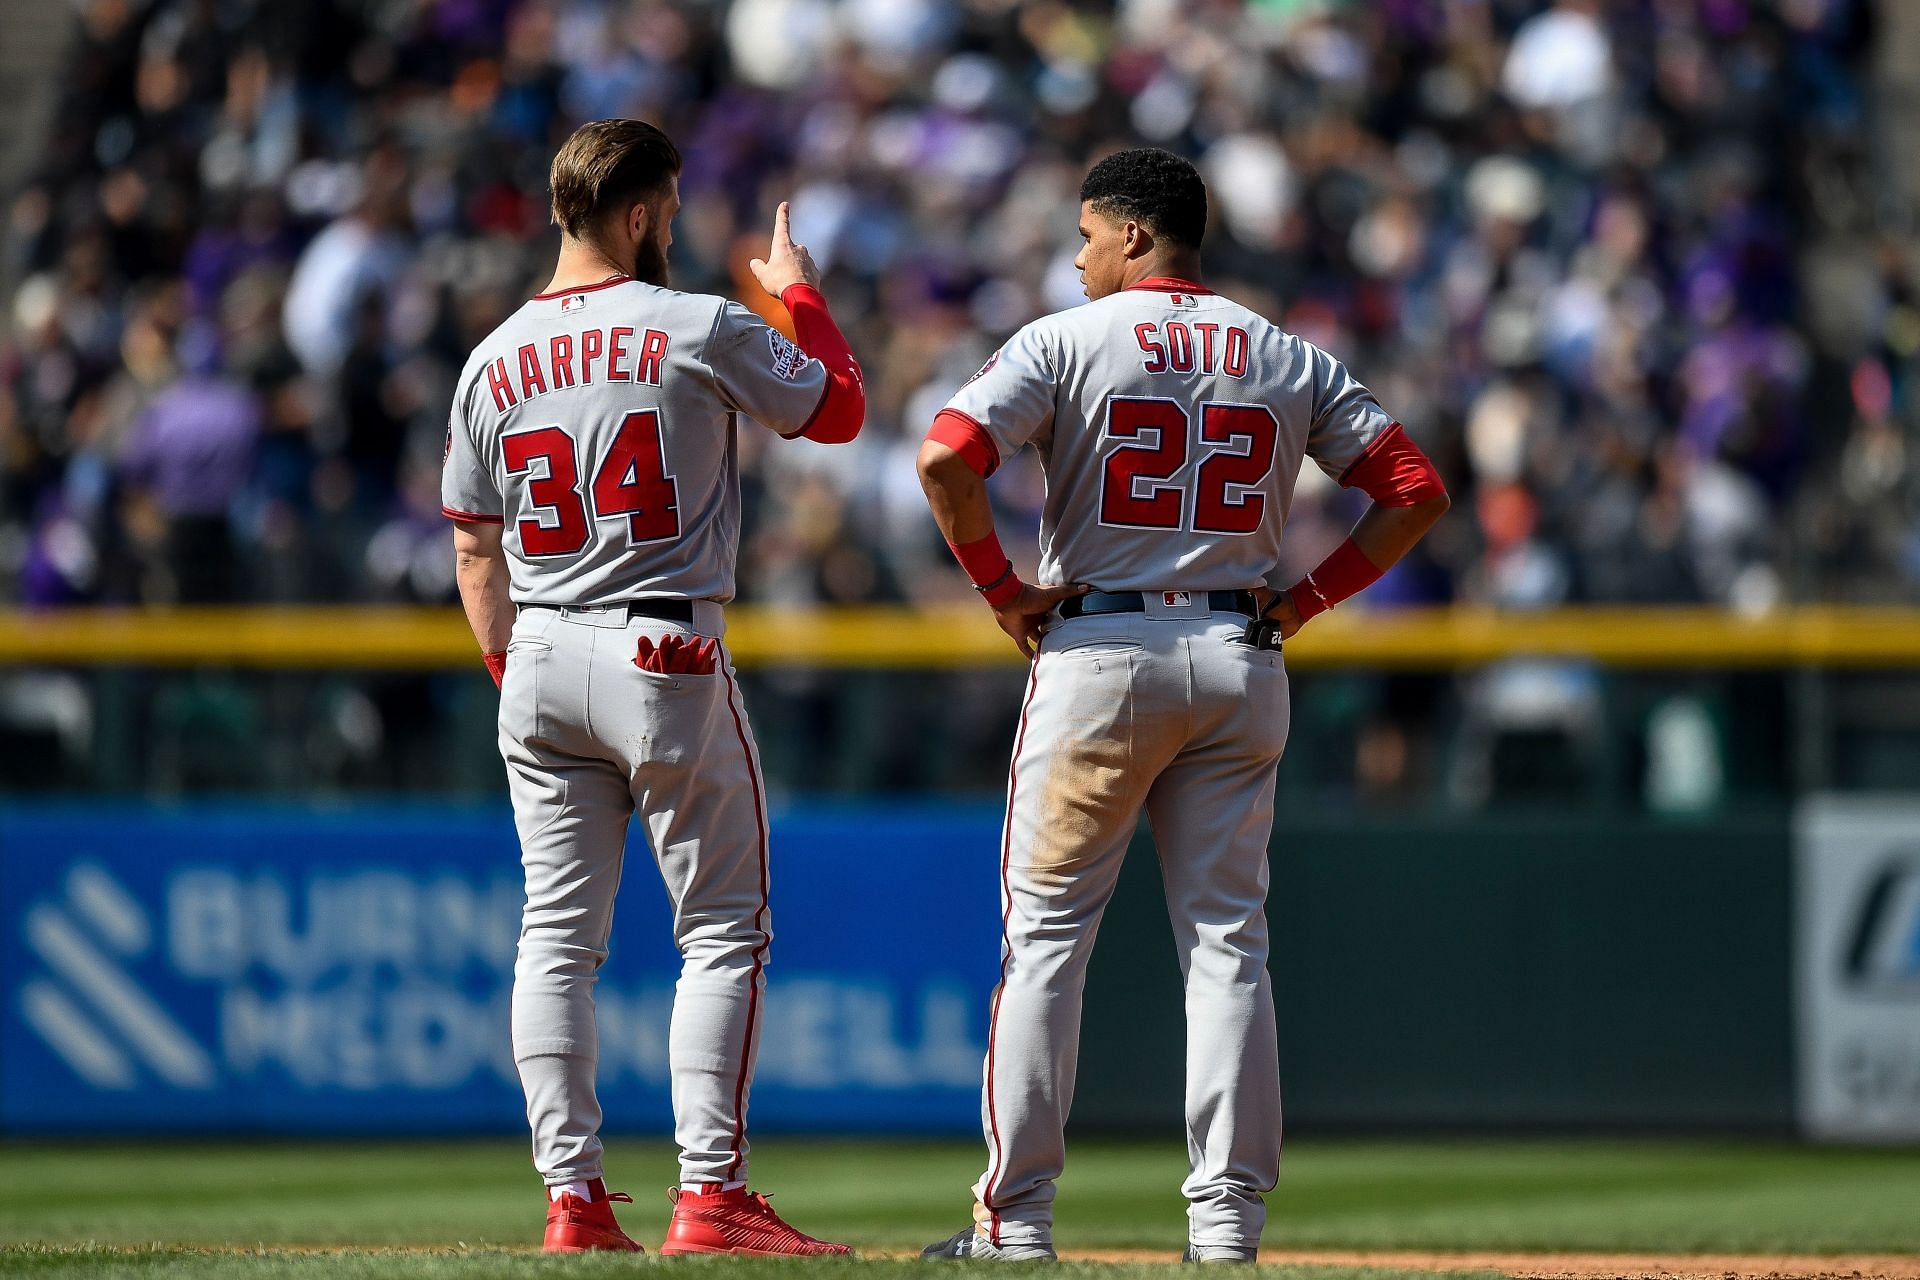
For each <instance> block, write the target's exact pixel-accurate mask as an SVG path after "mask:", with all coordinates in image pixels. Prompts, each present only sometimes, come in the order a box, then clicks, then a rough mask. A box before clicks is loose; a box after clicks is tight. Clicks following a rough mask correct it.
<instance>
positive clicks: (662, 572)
mask: <svg viewBox="0 0 1920 1280" xmlns="http://www.w3.org/2000/svg"><path fill="white" fill-rule="evenodd" d="M679 171H680V157H679V154H678V152H677V151H676V150H675V149H674V146H673V144H672V143H671V142H670V141H669V140H668V139H667V137H666V136H665V135H664V134H662V133H661V132H660V131H659V130H657V129H655V128H653V127H652V126H650V125H646V124H642V123H640V122H638V121H632V120H601V121H597V122H595V123H592V124H588V125H584V126H582V127H581V128H580V129H579V130H578V131H576V132H575V133H574V134H573V136H572V137H571V138H570V139H569V140H568V141H567V143H566V144H565V146H563V147H562V148H561V150H560V152H559V154H558V155H557V156H556V157H555V158H554V162H553V172H552V189H553V216H554V221H555V222H556V223H558V224H559V225H560V226H561V228H562V229H563V232H564V236H563V242H562V248H561V250H560V259H559V263H558V266H557V267H556V269H555V271H554V275H553V281H552V283H551V284H550V285H549V286H548V287H547V289H546V290H545V291H544V292H542V293H540V294H539V295H537V296H536V297H534V298H533V299H532V300H531V301H529V302H528V303H527V304H526V305H525V306H523V307H521V308H520V310H519V311H517V312H515V313H514V314H513V315H512V316H511V317H510V318H509V319H508V320H507V321H506V322H505V323H504V324H502V325H501V326H500V328H499V329H497V330H495V331H494V332H493V333H492V334H491V335H490V336H488V338H487V339H486V340H485V341H484V342H482V343H481V344H480V346H479V347H478V348H477V349H476V350H475V351H474V353H473V357H472V358H471V359H470V360H469V361H468V362H467V365H466V368H465V370H464V371H463V372H462V374H461V377H460V382H459V386H458V388H457V389H456V391H455V397H454V403H453V412H452V416H451V420H450V422H449V426H448V436H447V457H446V468H445V473H444V478H443V482H442V498H443V502H444V505H445V510H446V514H447V515H448V516H450V517H451V518H452V519H453V520H454V521H455V533H454V547H455V550H456V553H457V560H458V576H459V584H460V595H461V599H462V601H463V602H464V603H465V605H466V611H467V617H468V620H469V621H470V622H471V623H472V626H473V632H474V635H475V637H476V638H477V639H478V640H479V642H480V648H481V651H482V653H483V654H484V655H485V657H486V662H487V666H488V669H489V670H491V671H492V672H493V674H494V678H495V679H496V680H497V681H499V682H500V684H501V697H500V751H501V754H502V755H503V756H504V757H505V759H506V765H507V778H508V787H509V791H510V793H511V795H512V799H513V812H514V821H515V824H516V826H517V827H518V828H519V834H520V847H521V854H522V860H523V863H524V867H525V871H526V890H527V902H526V909H525V914H524V916H523V919H522V924H521V932H520V947H519V957H518V961H517V964H516V966H515V969H514V984H513V1052H514V1060H515V1062H516V1063H517V1064H518V1066H519V1071H520V1079H521V1083H522V1085H523V1086H524V1087H525V1090H526V1095H527V1119H528V1121H529V1123H530V1125H531V1127H532V1130H533V1161H534V1165H535V1167H536V1168H537V1169H538V1171H539V1173H540V1175H541V1176H542V1178H544V1179H545V1181H546V1184H547V1187H548V1191H549V1208H548V1218H547V1231H546V1248H547V1249H548V1250H550V1251H565V1252H577V1251H583V1250H589V1249H611V1250H627V1251H632V1252H639V1251H640V1246H639V1245H638V1244H636V1243H634V1242H633V1241H632V1240H631V1239H629V1238H628V1237H627V1236H626V1234H625V1233H624V1232H622V1231H621V1230H620V1227H619V1225H618V1223H617V1222H616V1221H615V1220H614V1216H613V1211H612V1207H611V1206H612V1202H613V1201H615V1200H622V1199H626V1198H627V1197H624V1196H620V1195H615V1196H609V1195H608V1194H607V1191H606V1187H605V1184H604V1183H603V1181H602V1178H601V1145H600V1138H599V1129H600V1119H601V1117H600V1106H599V1103H598V1101H597V1100H596V1098H595V1094H594V1066H595V1060H596V1054H597V1043H596V1039H595V1030H594V1011H593V987H594V981H595V975H596V973H597V972H598V970H599V967H600V965H601V963H602V962H603V961H604V960H605V959H606V955H607V934H608V929H609V927H610V925H611V923H612V919H613V904H614V896H615V893H616V891H617V890H618V888H619V886H620V876H621V870H622V864H623V861H624V855H625V851H626V837H627V827H628V821H629V819H630V818H631V817H632V816H634V815H636V814H637V815H638V816H639V819H640V821H641V824H642V825H643V827H644V829H645V833H646V839H647V843H648V845H649V846H650V848H651V850H652V853H653V856H654V859H655V861H656V862H657V863H658V865H659V868H660V873H661V875H662V877H663V878H664V879H665V881H666V887H667V892H668V895H669V897H670V898H671V901H672V906H673V928H674V941H675V943H676V945H677V946H678V947H679V950H680V955H681V958H682V966H681V972H680V981H679V986H678V988H677V991H676V994H675V998H674V1007H673V1018H672V1026H671V1028H670V1030H669V1036H668V1044H669V1057H670V1060H671V1068H672V1087H673V1110H674V1124H675V1137H676V1139H677V1141H678V1143H679V1146H680V1152H681V1155H680V1181H679V1186H678V1187H677V1188H676V1189H675V1190H674V1191H673V1192H671V1193H670V1194H671V1195H672V1197H673V1199H674V1201H675V1204H674V1212H673V1222H672V1226H671V1228H670V1229H669V1233H668V1237H667V1241H666V1243H665V1245H664V1246H663V1247H662V1249H661V1252H662V1253H667V1254H672V1253H752V1254H825V1253H837V1254H845V1253H847V1252H848V1250H847V1248H846V1247H845V1246H844V1245H833V1244H825V1243H822V1242H821V1241H818V1240H814V1239H812V1238H810V1237H808V1236H805V1235H802V1234H801V1233H800V1232H798V1231H796V1230H794V1229H793V1228H792V1227H791V1226H789V1225H787V1224H786V1223H785V1222H783V1221H782V1220H781V1219H780V1218H779V1217H778V1216H777V1215H775V1214H774V1212H773V1210H772V1209H771V1208H770V1207H769V1206H768V1204H767V1202H766V1199H765V1198H764V1197H762V1196H759V1195H755V1194H752V1193H750V1192H749V1191H748V1190H747V1189H746V1179H747V1134H746V1123H747V1097H748V1091H749V1089H750V1087H751V1085H752V1080H753V1065H754V1058H755V1054H756V1052H757V1051H758V1049H759V1047H760V1044H759V1028H760V1021H761V1005H762V991H763V986H764V972H765V968H766V961H767V946H768V942H769V941H770V939H771V938H772V932H771V929H770V927H769V921H768V913H767V812H766V797H765V793H764V788H763V787H762V785H761V780H760V765H759V760H758V757H757V755H756V754H755V750H754V742H753V735H752V732H751V731H750V730H749V729H748V726H747V714H746V709H745V707H744V706H743V705H742V703H741V698H740V692H739V689H738V687H737V686H736V684H735V682H734V676H733V670H732V666H731V664H730V662H729V659H728V656H727V650H726V646H725V643H724V639H723V637H724V635H725V632H726V627H725V621H724V618H723V613H722V608H721V606H722V605H724V604H725V603H726V602H727V601H728V600H730V599H732V597H733V589H734V566H735V560H736V553H737V550H738V542H739V536H740V480H739V472H738V442H737V439H736V436H737V432H738V430H739V428H740V425H741V419H742V418H743V417H744V418H750V419H752V420H753V421H754V422H757V423H759V424H761V425H762V426H764V427H767V428H770V429H772V430H773V431H775V432H778V433H779V434H780V435H782V436H785V437H788V438H793V437H798V436H805V437H808V438H810V439H813V440H816V441H821V442H825V443H841V442H844V441H848V440H851V439H853V438H854V436H855V435H856V434H857V433H858V431H859V429H860V424H861V420H862V417H863V416H864V413H865V401H864V396H863V392H862V390H861V384H860V370H859V366H858V365H857V364H856V363H855V361H854V358H853V355H852V352H850V351H849V350H848V349H847V344H846V341H845V339H844V338H843V337H842V336H841V334H840V331H839V330H838V328H837V327H835V325H834V323H833V320H832V317H831V316H829V315H828V313H827V309H826V304H825V302H824V300H823V299H822V298H821V296H820V294H819V291H818V288H817V285H818V273H817V271H816V269H815V268H814V265H813V262H812V260H811V259H810V258H809V257H808V255H807V252H806V250H805V249H804V248H802V247H800V246H797V245H795V244H794V243H793V241H792V239H791V238H790V237H789V235H788V231H787V210H786V206H785V205H784V204H783V205H781V206H780V209H779V212H778V214H777V215H776V218H775V225H774V234H773V245H772V248H771V249H770V251H769V253H768V255H767V259H766V260H765V261H760V260H758V259H756V260H755V261H754V262H753V264H752V268H753V271H754V274H755V276H756V277H757V278H758V279H759V281H760V283H761V285H762V286H764V287H765V288H766V289H767V290H768V292H770V293H772V294H775V295H777V296H779V297H780V298H781V299H782V301H783V302H784V303H785V304H786V306H787V308H788V310H789V311H790V312H791V313H792V315H793V319H794V326H795V332H796V335H797V337H798V339H799V341H798V345H796V344H795V343H793V342H790V341H788V340H787V339H786V338H785V337H783V336H782V335H781V334H780V333H779V332H778V331H776V330H774V329H772V328H770V327H769V326H768V325H766V324H764V323H762V322H761V321H760V320H759V319H758V318H757V317H755V316H754V315H753V314H752V313H751V312H749V311H747V310H746V309H745V308H743V307H741V306H739V305H738V304H735V303H731V302H727V301H724V300H723V299H720V298H715V297H706V296H702V295H699V294H690V293H679V292H676V291H674V290H672V289H670V288H668V287H667V264H666V250H667V246H668V245H669V244H670V243H671V240H672V232H671V226H672V221H673V215H674V213H675V211H676V210H677V209H678V208H679V204H680V199H679V187H678V179H677V175H678V173H679Z"/></svg>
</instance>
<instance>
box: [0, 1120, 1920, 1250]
mask: <svg viewBox="0 0 1920 1280" xmlns="http://www.w3.org/2000/svg"><path fill="white" fill-rule="evenodd" d="M980 1160H981V1154H980V1151H979V1150H978V1148H977V1145H976V1144H973V1143H952V1144H931V1143H912V1144H906V1143H853V1142H809V1141H802V1140H797V1139H769V1140H767V1141H766V1142H764V1143H763V1144H762V1145H761V1146H760V1147H759V1148H758V1149H756V1151H755V1153H754V1173H755V1183H756V1185H758V1186H760V1187H761V1188H762V1189H764V1190H769V1191H772V1192H774V1193H775V1195H776V1201H775V1203H776V1204H777V1205H778V1206H779V1207H780V1208H781V1210H782V1211H783V1212H785V1213H786V1214H787V1215H788V1216H789V1217H790V1218H791V1219H792V1220H793V1221H794V1222H795V1223H796V1224H797V1225H799V1226H800V1227H801V1228H803V1229H804V1230H807V1231H809V1232H811V1233H813V1234H815V1235H820V1236H825V1237H828V1238H833V1239H843V1240H847V1241H850V1242H852V1243H854V1244H855V1245H856V1246H857V1247H862V1248H865V1249H868V1250H885V1251H903V1250H908V1249H914V1248H917V1247H918V1246H920V1245H921V1244H924V1243H926V1242H927V1241H929V1240H932V1239H935V1238H938V1237H941V1236H945V1235H948V1234H950V1233H951V1232H953V1231H955V1230H957V1229H959V1227H960V1226H961V1225H963V1224H964V1223H965V1222H966V1221H967V1220H968V1218H967V1214H968V1205H969V1195H968V1191H967V1187H968V1184H969V1182H970V1181H971V1180H972V1178H973V1176H974V1175H975V1174H977V1172H978V1166H979V1163H980ZM1283 1170H1284V1171H1283V1173H1282V1176H1281V1182H1280V1188H1279V1190H1278V1191H1277V1192H1276V1193H1275V1194H1274V1195H1273V1196H1272V1197H1271V1198H1270V1201H1269V1203H1270V1209H1271V1220H1270V1222H1269V1225H1268V1229H1267V1237H1266V1244H1267V1246H1268V1249H1269V1251H1270V1252H1272V1251H1275V1250H1282V1249H1286V1248H1327V1249H1436V1250H1453V1249H1512V1250H1530V1251H1541V1252H1557V1251H1605V1252H1612V1251H1621V1252H1629V1251H1646V1252H1726V1253H1794V1254H1810V1253H1849V1252H1863V1253H1912V1254H1920V1152H1912V1151H1879V1150H1825V1149H1813V1148H1804V1147H1798V1146H1789V1145H1782V1144H1752V1143H1705V1142H1652V1141H1645V1142H1619V1141H1606V1142H1601V1141H1591V1142H1567V1141H1555V1142H1545V1141H1516V1142H1460V1141H1449V1142H1417V1143H1416V1142H1329V1141H1322V1142H1312V1141H1308V1142H1296V1143H1292V1144H1289V1146H1288V1149H1287V1155H1286V1160H1285V1163H1284V1166H1283ZM1183 1172H1184V1152H1183V1151H1182V1150H1181V1149H1180V1147H1179V1145H1178V1143H1177V1141H1171V1142H1158V1143H1151V1144H1149V1143H1118V1142H1081V1143H1078V1144H1076V1145H1075V1147H1074V1149H1073V1158H1072V1161H1071V1165H1070V1167H1069V1169H1068V1172H1067V1176H1066V1178H1065V1179H1064V1180H1063V1181H1062V1183H1061V1189H1060V1200H1059V1227H1058V1234H1057V1241H1058V1243H1059V1245H1060V1246H1061V1247H1062V1248H1063V1249H1069V1250H1071V1249H1140V1250H1156V1251H1160V1252H1161V1253H1162V1254H1163V1255H1164V1256H1165V1257H1166V1258H1167V1259H1168V1260H1169V1261H1171V1260H1172V1259H1173V1258H1174V1257H1176V1256H1177V1253H1178V1251H1179V1249H1180V1247H1181V1244H1182V1242H1183V1240H1184V1238H1185V1236H1184V1226H1185V1223H1184V1219H1183V1217H1182V1208H1183V1205H1182V1201H1181V1199H1180V1195H1179V1182H1180V1178H1181V1175H1182V1173H1183ZM609 1174H610V1177H609V1181H610V1182H611V1184H612V1185H613V1186H615V1187H616V1188H624V1189H626V1190H628V1191H631V1192H633V1193H634V1196H635V1199H636V1203H635V1204H634V1205H632V1206H629V1207H627V1208H626V1209H625V1211H624V1212H623V1213H622V1222H623V1223H625V1224H626V1225H627V1227H628V1230H629V1231H630V1233H631V1234H633V1235H634V1236H635V1237H636V1238H638V1239H639V1240H641V1241H642V1242H643V1243H646V1244H647V1245H649V1247H651V1246H652V1245H653V1244H655V1243H657V1242H658V1241H659V1239H660V1237H661V1235H662V1234H663V1233H664V1231H665V1228H666V1220H667V1213H668V1207H667V1200H666V1195H665V1187H666V1185H667V1183H668V1182H669V1181H670V1180H671V1179H672V1177H673V1163H672V1157H671V1152H670V1150H669V1149H668V1148H667V1147H666V1146H665V1145H664V1144H662V1143H659V1142H654V1141H622V1142H616V1143H615V1144H614V1145H613V1149H612V1151H611V1152H610V1155H609ZM540 1223H541V1207H540V1196H539V1189H538V1186H537V1184H536V1183H535V1182H534V1180H533V1177H532V1174H531V1171H530V1169H529V1168H528V1165H527V1160H526V1154H525V1148H524V1146H523V1144H520V1143H517V1142H494V1141H489V1142H460V1143H448V1142H412V1143H389V1144H371V1143H351V1142H340V1143H265V1142H261V1143H245V1144H221V1145H209V1144H197V1143H196V1144H186V1143H153V1144H145V1145H117V1146H79V1147H71V1148H68V1147H55V1146H50V1145H42V1144H28V1143H11V1144H4V1145H0V1270H4V1271H7V1272H10V1273H11V1272H17V1273H21V1274H46V1275H55V1274H58V1275H63V1276H70V1275H80V1274H87V1275H110V1274H122V1273H124V1274H128V1275H132V1274H140V1275H149V1274H165V1275H177V1274H188V1273H191V1274H194V1275H207V1276H240V1275H245V1276H248V1277H256V1276H277V1275H288V1276H300V1275H314V1276H321V1275H325V1276H329V1277H332V1276H358V1275H369V1276H372V1275H380V1276H393V1275H405V1276H416V1275H417V1276H435V1277H437V1276H440V1275H443V1274H444V1275H447V1276H453V1275H462V1276H464V1275H484V1276H505V1275H514V1276H518V1275H523V1274H524V1275H529V1276H531V1275H544V1274H549V1273H554V1274H557V1272H556V1270H555V1269H556V1268H561V1269H564V1270H565V1272H566V1273H567V1274H570V1275H572V1274H586V1273H588V1272H592V1273H596V1274H597V1273H598V1272H599V1271H601V1270H607V1269H612V1268H619V1269H626V1268H630V1267H631V1266H632V1265H633V1264H632V1262H631V1261H630V1260H624V1259H586V1260H581V1259H543V1258H539V1257H528V1256H524V1255H521V1254H516V1253H514V1252H512V1251H515V1250H524V1249H526V1248H528V1247H530V1246H532V1245H534V1244H536V1243H537V1242H538V1238H539V1232H540ZM303 1246H305V1247H318V1248H325V1249H330V1250H337V1249H340V1248H343V1247H345V1248H349V1249H351V1250H353V1252H349V1253H344V1254H342V1253H339V1252H328V1253H319V1254H316V1253H304V1254H303V1253H301V1252H299V1249H300V1248H301V1247H303ZM202 1250H205V1251H211V1252H198V1251H202ZM382 1250H386V1251H389V1252H381V1251H382ZM410 1250H433V1251H435V1252H432V1253H418V1252H407V1251H410ZM392 1251H400V1252H392ZM696 1265H697V1264H696ZM738 1269H739V1264H726V1263H722V1264H719V1265H706V1266H699V1267H698V1272H697V1273H698V1274H702V1275H705V1274H707V1273H709V1272H711V1273H713V1274H714V1275H715V1276H718V1275H720V1274H722V1273H727V1274H732V1273H734V1272H735V1271H737V1270H738ZM789 1269H792V1268H772V1269H770V1268H768V1267H767V1266H766V1265H764V1264H759V1265H753V1266H752V1267H751V1270H752V1273H753V1274H754V1275H756V1276H766V1277H773V1276H775V1275H776V1273H777V1272H779V1271H781V1270H789ZM801 1269H803V1270H806V1271H807V1272H808V1274H809V1275H810V1276H812V1275H823V1274H825V1273H827V1272H830V1271H836V1270H847V1269H848V1268H847V1266H846V1264H841V1265H840V1266H837V1267H836V1266H831V1265H814V1266H808V1267H803V1268H801ZM1089 1269H1094V1270H1098V1271H1099V1272H1100V1274H1101V1275H1102V1276H1103V1277H1119V1276H1124V1275H1127V1274H1131V1273H1133V1272H1141V1273H1146V1272H1153V1273H1155V1274H1156V1275H1167V1274H1173V1273H1171V1272H1169V1271H1167V1270H1166V1269H1165V1268H1163V1267H1156V1266H1146V1265H1141V1266H1124V1267H1116V1266H1107V1267H1097V1268H1089ZM1077 1270H1079V1268H1073V1269H1070V1270H1069V1271H1067V1272H1063V1273H1061V1274H1062V1275H1063V1280H1064V1277H1065V1276H1066V1275H1068V1274H1071V1273H1072V1271H1077ZM852 1271H853V1272H854V1273H857V1274H858V1275H859V1276H861V1277H863V1280H888V1277H889V1276H891V1274H892V1273H894V1272H900V1273H902V1274H919V1275H923V1274H924V1272H922V1271H920V1270H919V1266H918V1264H908V1263H904V1262H902V1263H888V1262H877V1263H860V1264H854V1265H853V1267H852ZM1263 1274H1265V1275H1269V1276H1271V1275H1274V1274H1276V1273H1275V1272H1263ZM1312 1274H1313V1276H1314V1278H1315V1280H1335V1278H1336V1277H1339V1276H1342V1275H1356V1274H1358V1273H1343V1272H1337V1271H1333V1270H1329V1269H1324V1268H1321V1269H1315V1270H1313V1273H1312ZM1365 1274H1366V1276H1367V1278H1368V1280H1385V1277H1387V1276H1389V1275H1391V1274H1392V1273H1389V1272H1384V1271H1369V1272H1367V1273H1365ZM1423 1274H1428V1275H1430V1274H1431V1273H1423Z"/></svg>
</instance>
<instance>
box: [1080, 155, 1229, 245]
mask: <svg viewBox="0 0 1920 1280" xmlns="http://www.w3.org/2000/svg"><path fill="white" fill-rule="evenodd" d="M1080 199H1081V200H1083V201H1092V203H1093V207H1094V210H1095V211H1096V212H1098V213H1102V214H1105V215H1106V216H1107V217H1109V218H1128V219H1131V220H1133V221H1135V222H1138V223H1140V224H1141V225H1143V226H1145V227H1146V228H1147V230H1149V231H1151V232H1153V234H1154V235H1156V236H1158V237H1160V238H1162V239H1165V240H1171V241H1172V242H1174V243H1175V244H1180V245H1185V246H1186V247H1187V248H1189V249H1198V248H1199V247H1200V239H1201V237H1202V236H1204V235H1206V233H1207V184H1206V183H1204V182H1202V181H1201V180H1200V171H1199V170H1198V169H1195V168H1194V167H1193V165H1192V164H1191V163H1190V162H1189V161H1187V160H1184V159H1182V158H1181V157H1179V156H1177V155H1175V154H1173V152H1171V151H1162V150H1161V149H1160V148H1159V147H1134V148H1132V149H1131V150H1127V151H1116V152H1114V153H1113V154H1112V155H1110V156H1108V157H1107V158H1106V159H1105V160H1102V161H1101V162H1100V163H1099V164H1096V165H1095V166H1093V168H1092V170H1090V171H1089V172H1088V174H1087V180H1086V181H1085V182H1083V183H1081V184H1080Z"/></svg>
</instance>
